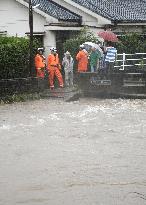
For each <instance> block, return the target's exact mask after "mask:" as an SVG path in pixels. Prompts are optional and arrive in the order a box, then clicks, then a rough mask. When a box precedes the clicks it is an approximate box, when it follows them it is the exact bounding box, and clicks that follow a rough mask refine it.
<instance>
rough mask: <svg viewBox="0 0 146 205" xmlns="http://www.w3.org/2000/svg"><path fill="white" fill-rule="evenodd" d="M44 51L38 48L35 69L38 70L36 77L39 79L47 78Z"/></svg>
mask: <svg viewBox="0 0 146 205" xmlns="http://www.w3.org/2000/svg"><path fill="white" fill-rule="evenodd" d="M43 52H44V49H43V48H38V49H37V54H36V56H35V68H36V76H37V77H38V78H43V79H44V77H45V66H46V64H45V57H44V56H43Z"/></svg>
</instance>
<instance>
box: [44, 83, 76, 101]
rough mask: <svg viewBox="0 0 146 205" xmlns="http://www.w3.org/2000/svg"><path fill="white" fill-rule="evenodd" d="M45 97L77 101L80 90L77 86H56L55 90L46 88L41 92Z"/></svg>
mask: <svg viewBox="0 0 146 205" xmlns="http://www.w3.org/2000/svg"><path fill="white" fill-rule="evenodd" d="M40 96H41V97H43V98H62V99H63V100H65V101H67V102H69V101H75V100H78V99H79V97H80V91H79V90H78V89H77V88H74V87H72V88H56V89H53V90H50V89H46V90H44V91H43V92H41V94H40Z"/></svg>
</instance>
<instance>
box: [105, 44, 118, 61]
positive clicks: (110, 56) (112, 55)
mask: <svg viewBox="0 0 146 205" xmlns="http://www.w3.org/2000/svg"><path fill="white" fill-rule="evenodd" d="M116 54H117V50H116V48H114V47H107V53H106V57H105V61H107V62H114V61H115V59H116Z"/></svg>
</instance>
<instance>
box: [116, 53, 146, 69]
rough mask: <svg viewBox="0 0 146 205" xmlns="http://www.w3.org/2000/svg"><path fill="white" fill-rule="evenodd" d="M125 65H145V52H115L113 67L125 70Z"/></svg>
mask: <svg viewBox="0 0 146 205" xmlns="http://www.w3.org/2000/svg"><path fill="white" fill-rule="evenodd" d="M126 67H136V68H144V67H146V53H134V54H127V53H122V54H117V60H116V63H115V66H114V68H119V70H125V68H126Z"/></svg>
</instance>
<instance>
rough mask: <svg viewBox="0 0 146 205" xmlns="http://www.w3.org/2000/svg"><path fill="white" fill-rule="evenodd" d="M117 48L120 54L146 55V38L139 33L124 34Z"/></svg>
mask: <svg viewBox="0 0 146 205" xmlns="http://www.w3.org/2000/svg"><path fill="white" fill-rule="evenodd" d="M115 46H116V48H117V50H118V53H131V54H132V53H146V37H145V36H143V35H139V34H137V33H128V34H124V35H122V36H120V37H119V42H118V43H116V45H115Z"/></svg>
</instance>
